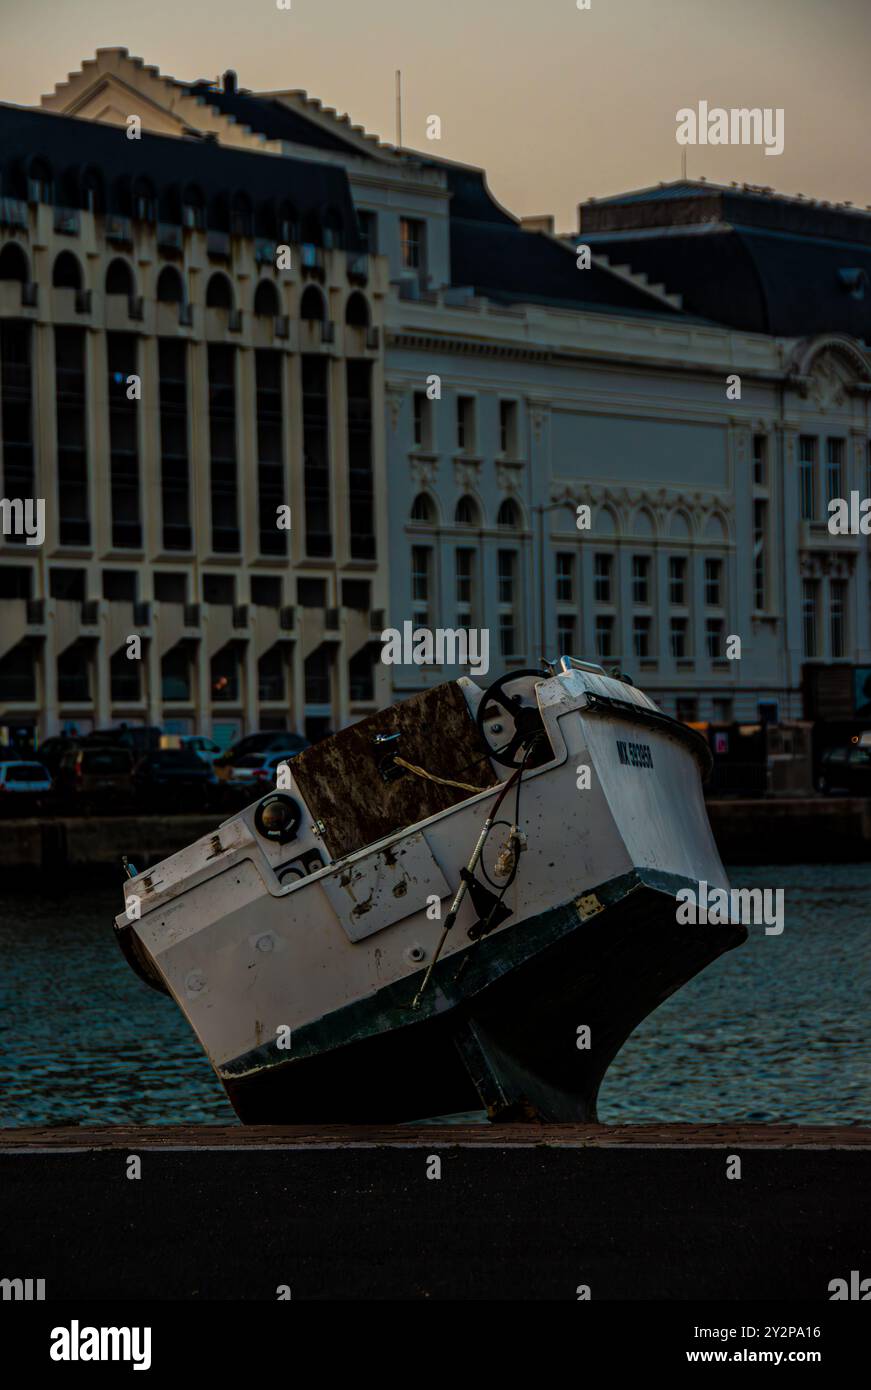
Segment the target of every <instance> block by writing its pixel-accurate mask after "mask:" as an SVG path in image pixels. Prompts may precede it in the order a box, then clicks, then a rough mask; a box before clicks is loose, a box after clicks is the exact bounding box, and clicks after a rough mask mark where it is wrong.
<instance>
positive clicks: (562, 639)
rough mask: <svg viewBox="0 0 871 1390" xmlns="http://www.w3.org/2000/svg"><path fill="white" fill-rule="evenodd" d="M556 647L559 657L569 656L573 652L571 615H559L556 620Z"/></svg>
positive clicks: (573, 635) (573, 640)
mask: <svg viewBox="0 0 871 1390" xmlns="http://www.w3.org/2000/svg"><path fill="white" fill-rule="evenodd" d="M556 633H557V645H558V650H559V653H560V656H571V655H572V654H573V653H574V650H575V620H574V618H573V617H572V615H571V613H560V614H559V616H558V617H557V620H556Z"/></svg>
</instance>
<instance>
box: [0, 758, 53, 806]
mask: <svg viewBox="0 0 871 1390" xmlns="http://www.w3.org/2000/svg"><path fill="white" fill-rule="evenodd" d="M50 791H51V773H50V772H49V770H48V768H46V767H43V765H42V763H37V762H32V761H25V760H24V759H23V758H22V759H21V760H20V761H11V762H3V763H0V805H2V804H5V805H10V804H14V802H13V798H16V799H17V798H19V797H20V798H21V799H22V801H23V800H24V799H25V798H29V799H32V800H36V798H37V797H41V796H47V795H48V793H49V792H50Z"/></svg>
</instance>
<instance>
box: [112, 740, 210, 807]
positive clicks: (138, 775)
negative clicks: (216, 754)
mask: <svg viewBox="0 0 871 1390" xmlns="http://www.w3.org/2000/svg"><path fill="white" fill-rule="evenodd" d="M133 787H134V791H135V793H136V796H137V799H138V800H139V801H140V802H142V803H143V804H144V805H146V806H149V807H151V808H158V809H160V810H163V811H175V810H177V809H178V808H179V806H184V807H185V808H188V807H190V806H195V807H196V808H197V809H200V808H202V807H205V808H208V807H210V806H211V805H213V803H214V801H215V795H216V792H217V789H218V779H217V777H216V776H215V770H214V768H213V767H212V766H211V764H209V763H207V762H206V761H205V760H204V759H203V758H201V757H200V756H199V754H198V753H196V752H195V751H194V750H193V749H192V748H158V749H156V750H155V751H153V752H151V753H146V755H145V757H144V758H140V760H139V762H138V763H137V764H136V766H135V768H134V770H133Z"/></svg>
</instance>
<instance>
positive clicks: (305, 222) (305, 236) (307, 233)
mask: <svg viewBox="0 0 871 1390" xmlns="http://www.w3.org/2000/svg"><path fill="white" fill-rule="evenodd" d="M302 240H303V242H304V243H305V244H306V245H314V246H319V245H320V244H321V220H320V218H319V217H318V215H317V213H316V212H307V213H306V215H305V217H304V218H303V219H302Z"/></svg>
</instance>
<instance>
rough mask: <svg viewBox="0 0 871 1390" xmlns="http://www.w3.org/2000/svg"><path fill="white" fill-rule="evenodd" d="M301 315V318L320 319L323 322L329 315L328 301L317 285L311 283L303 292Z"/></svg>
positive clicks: (300, 307) (300, 306)
mask: <svg viewBox="0 0 871 1390" xmlns="http://www.w3.org/2000/svg"><path fill="white" fill-rule="evenodd" d="M299 316H300V318H301V319H307V320H310V321H311V320H319V321H320V322H323V321H324V320H325V319H326V317H327V302H326V300H325V299H324V297H323V295H322V294H321V292H320V290H319V289H318V288H317V287H316V286H315V285H309V286H308V288H307V289H306V290H305V292H304V293H303V296H302V299H301V300H300V305H299Z"/></svg>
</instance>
